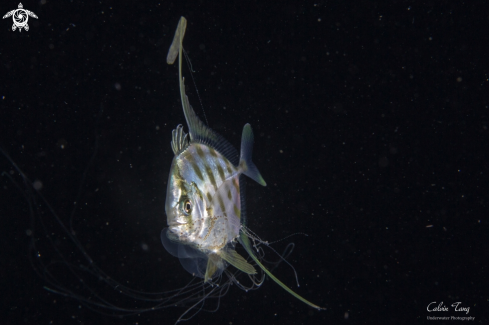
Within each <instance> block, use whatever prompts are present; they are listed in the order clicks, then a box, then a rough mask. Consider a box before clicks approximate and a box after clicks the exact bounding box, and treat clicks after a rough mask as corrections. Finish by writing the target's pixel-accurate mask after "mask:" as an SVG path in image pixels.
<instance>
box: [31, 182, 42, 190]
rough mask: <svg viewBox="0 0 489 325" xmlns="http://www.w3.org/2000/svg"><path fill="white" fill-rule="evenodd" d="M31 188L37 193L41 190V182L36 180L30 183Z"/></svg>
mask: <svg viewBox="0 0 489 325" xmlns="http://www.w3.org/2000/svg"><path fill="white" fill-rule="evenodd" d="M32 187H34V189H35V190H36V191H39V190H40V189H42V182H41V181H40V180H38V179H36V180H35V181H34V183H32Z"/></svg>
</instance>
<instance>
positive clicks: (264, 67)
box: [0, 1, 489, 324]
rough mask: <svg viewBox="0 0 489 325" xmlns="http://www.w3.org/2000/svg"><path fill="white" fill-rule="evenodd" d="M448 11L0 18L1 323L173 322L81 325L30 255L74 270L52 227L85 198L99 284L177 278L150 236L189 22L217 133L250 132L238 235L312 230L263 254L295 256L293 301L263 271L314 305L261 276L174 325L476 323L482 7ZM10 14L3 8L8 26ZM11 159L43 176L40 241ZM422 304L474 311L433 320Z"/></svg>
mask: <svg viewBox="0 0 489 325" xmlns="http://www.w3.org/2000/svg"><path fill="white" fill-rule="evenodd" d="M451 3H453V4H447V3H443V4H441V3H439V2H438V1H426V2H421V1H420V2H413V1H390V2H389V4H388V5H386V4H381V3H379V2H375V1H356V2H354V3H344V2H339V1H337V2H334V1H317V2H306V1H295V2H287V1H285V2H282V1H280V2H279V1H275V2H266V1H258V2H245V1H226V2H220V3H217V2H203V1H198V2H189V1H180V2H166V1H161V2H155V1H138V2H128V1H117V2H115V1H114V2H112V3H110V2H102V3H100V2H96V1H93V2H88V1H87V2H77V1H72V2H69V1H64V2H51V1H48V2H47V3H44V4H43V3H42V2H33V1H25V2H23V5H24V8H25V9H28V10H31V11H33V12H34V13H35V14H36V15H37V16H38V17H39V18H38V19H34V18H30V19H29V26H30V30H29V31H28V32H26V31H22V32H18V31H16V32H13V31H12V30H11V25H12V20H11V18H8V19H4V20H2V21H0V23H1V26H0V60H1V64H0V145H1V146H2V148H3V150H5V152H6V153H8V155H9V156H10V157H11V159H12V160H9V159H7V158H6V156H5V155H2V156H1V157H0V172H5V174H4V175H3V176H2V177H1V178H0V179H1V188H0V231H1V235H0V238H1V246H0V254H1V255H0V284H1V287H0V292H1V295H0V296H1V298H0V299H1V304H0V305H1V308H2V313H1V319H0V323H1V324H21V323H25V324H109V323H114V324H124V323H125V324H136V323H137V324H172V323H173V322H175V320H176V319H177V318H178V316H179V315H180V314H181V313H182V312H183V311H184V309H182V308H170V309H164V310H158V311H152V312H144V313H141V314H140V315H139V316H130V317H125V318H118V317H115V316H110V315H111V314H116V313H115V312H112V311H110V310H105V311H104V312H105V313H107V314H109V316H106V315H103V314H101V313H99V312H93V311H91V310H89V309H87V308H86V307H85V306H83V305H82V304H81V303H80V301H78V300H77V299H70V298H65V297H61V296H59V295H56V294H53V293H51V292H49V291H47V290H45V289H43V286H45V285H48V284H47V282H46V281H44V280H43V279H42V278H41V277H39V276H38V275H36V272H35V270H38V271H41V272H42V267H39V264H38V261H39V258H36V257H35V256H36V254H37V252H38V251H37V250H36V251H32V250H30V248H29V247H30V245H31V238H36V239H39V242H38V244H39V253H40V254H41V258H42V259H43V261H45V263H49V261H51V258H53V257H54V256H55V253H56V252H55V251H53V247H52V246H50V245H49V242H48V241H47V240H46V236H45V235H46V232H47V233H48V234H52V231H55V234H54V236H53V237H54V238H57V239H58V241H57V242H56V243H57V245H58V246H60V247H61V246H62V248H60V249H62V250H64V253H65V258H66V259H67V260H68V261H70V262H72V263H74V264H77V263H78V261H79V254H78V255H77V253H76V250H74V249H72V247H74V246H68V244H66V243H67V242H68V240H62V238H63V236H64V235H63V232H62V229H61V228H59V227H56V226H54V228H51V224H55V215H57V216H59V218H61V219H62V220H63V222H67V223H69V220H70V214H71V211H73V207H74V202H75V201H77V200H78V201H77V203H76V205H75V209H74V211H75V213H74V215H73V228H74V229H75V230H76V233H77V236H78V237H77V238H78V239H79V240H80V243H81V245H82V246H83V247H84V248H85V249H86V250H87V252H88V254H89V255H90V256H91V257H92V258H93V259H94V261H95V262H96V263H97V265H98V266H99V267H100V268H101V269H103V270H104V271H105V272H106V273H107V274H109V275H111V276H113V277H114V278H116V279H117V280H118V281H120V282H123V283H126V281H129V286H134V287H135V288H139V289H141V290H144V291H162V290H169V289H174V288H178V287H179V286H181V285H183V284H185V283H186V282H187V281H189V280H190V278H191V276H190V275H189V274H187V273H186V272H185V271H184V270H183V269H182V267H181V266H180V264H179V262H178V260H176V259H175V258H174V257H172V256H170V255H169V254H168V253H167V252H166V251H165V250H164V248H163V247H162V245H161V243H160V240H159V234H160V230H161V229H162V228H163V227H164V226H165V225H166V216H165V214H164V200H165V191H166V181H167V177H168V171H169V167H170V164H171V160H172V157H173V153H172V151H171V148H170V140H171V136H170V134H171V130H172V129H173V128H175V126H176V125H177V124H180V123H184V117H183V112H182V109H181V106H180V99H179V98H180V97H179V92H178V79H177V68H176V67H175V66H168V65H167V64H166V54H167V51H168V48H169V45H170V43H171V41H172V39H173V34H174V31H175V27H176V25H177V22H178V19H179V17H180V16H182V15H183V16H185V17H186V18H187V20H188V22H189V25H188V27H187V33H186V36H185V40H184V47H185V48H186V50H187V52H188V54H189V57H190V59H191V61H192V65H193V69H194V70H195V73H194V78H195V82H196V84H197V87H198V89H199V95H200V98H201V99H202V103H203V106H204V108H205V114H206V116H207V119H208V121H209V125H210V127H211V128H213V129H215V130H216V131H217V132H219V133H220V134H222V135H223V136H224V137H226V138H227V139H228V140H229V141H230V142H231V143H233V144H234V145H236V146H237V147H238V146H239V141H240V135H241V129H242V127H243V125H244V124H245V123H251V125H252V126H253V128H254V132H255V148H254V152H253V157H254V161H255V163H256V165H257V166H258V168H259V169H260V171H261V173H262V175H263V177H264V178H265V180H266V181H267V184H268V186H267V187H265V188H263V187H260V186H259V185H257V184H252V182H248V184H249V185H248V188H247V194H248V200H247V205H248V211H249V226H250V228H251V229H252V230H254V231H255V232H256V233H258V234H259V235H260V236H261V237H262V238H264V239H266V240H269V241H274V240H278V239H281V238H283V237H285V236H287V235H289V234H291V233H295V232H304V233H307V234H308V235H309V236H308V237H305V236H302V235H297V236H295V237H291V238H288V239H286V240H284V241H281V242H279V243H277V244H275V245H274V247H275V248H276V249H277V250H278V251H282V250H283V249H284V247H285V246H286V244H287V243H288V242H294V243H295V244H296V246H295V250H294V252H293V254H292V255H291V256H290V258H289V260H290V262H291V263H292V264H293V265H294V266H295V268H296V270H297V272H298V274H299V280H300V282H301V287H300V288H297V287H296V286H295V285H294V283H295V281H294V276H293V272H292V271H291V269H290V268H288V267H287V266H285V265H281V266H280V267H279V268H278V269H276V270H275V274H276V275H277V276H278V277H279V278H281V279H282V280H283V281H284V282H285V283H287V284H288V285H290V286H291V287H292V288H294V290H297V292H298V293H299V294H301V295H303V296H304V297H306V298H307V299H309V300H311V301H312V302H314V303H316V304H319V305H321V306H324V307H326V308H327V310H325V311H321V312H318V311H316V310H313V309H312V308H310V307H308V306H306V305H304V304H302V303H301V302H299V301H298V300H296V299H295V298H293V297H292V296H290V295H288V294H287V293H285V291H283V290H282V289H281V288H280V287H278V286H277V285H276V284H275V283H273V282H271V281H266V282H265V284H264V285H263V287H262V288H260V289H259V290H257V291H252V292H248V293H246V292H244V291H242V290H240V289H238V288H237V287H236V286H233V287H231V289H230V291H229V293H228V294H227V295H226V296H225V297H224V298H223V299H221V302H220V307H219V310H218V311H217V312H214V313H206V312H202V313H200V314H198V315H197V316H196V317H195V318H193V319H192V320H191V321H189V322H188V324H250V323H255V324H265V323H266V324H339V323H351V324H412V323H430V324H431V323H433V322H434V323H436V324H443V323H445V322H443V321H428V320H427V316H474V317H475V321H476V322H477V323H481V324H482V323H486V322H487V321H488V320H489V313H488V308H489V307H488V299H489V296H488V286H487V285H488V283H487V272H488V268H487V259H488V257H489V250H488V245H487V230H488V227H487V223H488V220H487V208H486V207H487V202H488V199H489V198H488V192H487V181H488V179H487V174H488V172H489V170H488V164H487V151H488V150H487V149H488V146H487V133H488V130H487V127H488V123H489V120H488V95H487V94H488V78H489V77H488V75H489V71H488V69H487V66H488V65H487V51H485V50H484V49H485V48H486V46H487V41H488V38H487V30H488V23H489V18H488V17H489V14H488V12H489V11H488V10H487V5H485V6H484V5H483V2H479V3H477V2H465V3H464V2H459V4H456V5H455V4H454V3H455V1H452V2H451ZM17 5H18V4H17V3H16V2H13V1H10V2H9V1H4V2H2V5H1V6H0V8H1V10H2V15H3V14H4V13H6V12H8V11H10V10H12V9H15V8H16V7H17ZM184 75H185V76H187V78H186V80H187V81H186V84H187V89H188V90H187V91H188V95H189V98H190V102H191V103H192V105H193V106H194V107H195V109H196V111H197V113H198V114H199V115H201V116H203V115H202V108H201V106H200V103H199V98H198V94H197V92H196V90H195V87H194V86H193V83H192V81H191V78H190V75H189V70H188V68H185V70H184ZM92 157H93V158H92ZM12 161H13V162H15V163H16V164H17V165H18V166H19V168H20V169H21V170H23V171H24V172H25V173H26V175H27V176H28V177H29V178H30V179H31V181H35V180H38V181H40V182H41V183H42V185H43V187H42V189H41V190H40V193H41V194H42V195H43V196H44V197H45V198H46V201H47V202H49V204H50V205H51V207H52V210H51V209H50V208H49V207H47V206H46V204H44V203H43V202H40V204H41V207H40V209H41V211H44V214H42V215H41V216H42V220H44V222H45V224H46V226H47V227H48V228H47V229H48V230H46V231H45V230H44V229H43V228H42V224H40V222H39V221H40V220H41V219H40V216H39V215H37V214H36V215H35V216H34V218H35V220H36V226H35V228H34V227H33V225H32V220H31V216H32V213H30V212H29V205H28V201H26V199H25V197H24V195H23V193H24V189H25V187H24V186H23V184H22V179H21V178H20V177H19V176H18V173H17V172H14V168H13V164H12ZM85 171H86V172H85ZM6 175H11V176H10V177H7V176H6ZM16 184H18V185H19V186H20V189H19V188H17V187H16ZM484 188H486V190H484ZM79 193H81V194H80V196H78V194H79ZM36 197H37V198H38V200H39V197H38V196H36ZM31 198H32V197H31ZM107 223H108V224H107ZM28 230H30V231H33V232H34V233H33V235H32V236H27V235H26V232H27V231H28ZM64 237H66V236H64ZM65 244H66V246H65ZM70 247H71V248H70ZM143 247H147V248H148V249H143ZM70 252H72V253H73V254H72V255H70ZM269 253H270V252H269ZM29 256H30V257H31V259H30V258H29ZM53 272H54V273H53V274H54V275H55V276H57V277H59V279H63V277H64V276H65V275H64V274H63V268H60V269H58V270H54V271H53ZM70 281H71V280H69V279H68V280H67V281H66V283H71V284H72V285H73V286H76V283H75V281H72V282H70ZM108 299H110V301H111V302H113V303H114V304H116V305H117V304H119V303H121V304H122V302H121V301H122V298H121V297H120V296H119V295H117V293H116V292H112V293H109V294H108ZM433 301H436V302H437V303H439V302H442V301H443V302H444V304H445V305H446V306H450V304H452V303H453V302H456V301H460V302H462V305H463V306H468V307H470V313H469V314H468V315H466V314H465V313H461V312H454V311H453V308H450V309H451V311H450V312H431V313H428V312H427V311H426V307H427V305H428V304H429V303H430V302H433ZM125 304H126V305H124V306H126V307H138V305H136V302H135V303H134V304H135V305H133V306H131V302H130V301H129V303H128V302H127V300H126V302H125ZM128 304H129V305H128ZM446 323H447V324H448V323H449V324H454V323H460V321H450V322H446Z"/></svg>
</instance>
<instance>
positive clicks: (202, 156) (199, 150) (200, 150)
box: [195, 146, 205, 160]
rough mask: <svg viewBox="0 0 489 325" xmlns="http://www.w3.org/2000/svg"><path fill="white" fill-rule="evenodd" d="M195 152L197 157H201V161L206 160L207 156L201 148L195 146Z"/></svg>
mask: <svg viewBox="0 0 489 325" xmlns="http://www.w3.org/2000/svg"><path fill="white" fill-rule="evenodd" d="M195 150H196V151H197V155H199V157H200V159H202V160H204V159H205V154H204V151H203V150H202V148H201V147H200V146H195Z"/></svg>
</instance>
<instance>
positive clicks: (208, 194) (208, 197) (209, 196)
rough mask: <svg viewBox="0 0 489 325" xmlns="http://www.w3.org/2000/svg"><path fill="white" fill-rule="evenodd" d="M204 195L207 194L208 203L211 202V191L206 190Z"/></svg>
mask: <svg viewBox="0 0 489 325" xmlns="http://www.w3.org/2000/svg"><path fill="white" fill-rule="evenodd" d="M206 196H207V200H209V203H211V202H212V195H211V193H209V192H207V194H206Z"/></svg>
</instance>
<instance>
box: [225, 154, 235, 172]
mask: <svg viewBox="0 0 489 325" xmlns="http://www.w3.org/2000/svg"><path fill="white" fill-rule="evenodd" d="M224 163H225V164H226V170H227V171H228V173H229V174H232V173H233V169H232V168H231V163H230V162H229V160H227V159H226V158H224Z"/></svg>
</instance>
